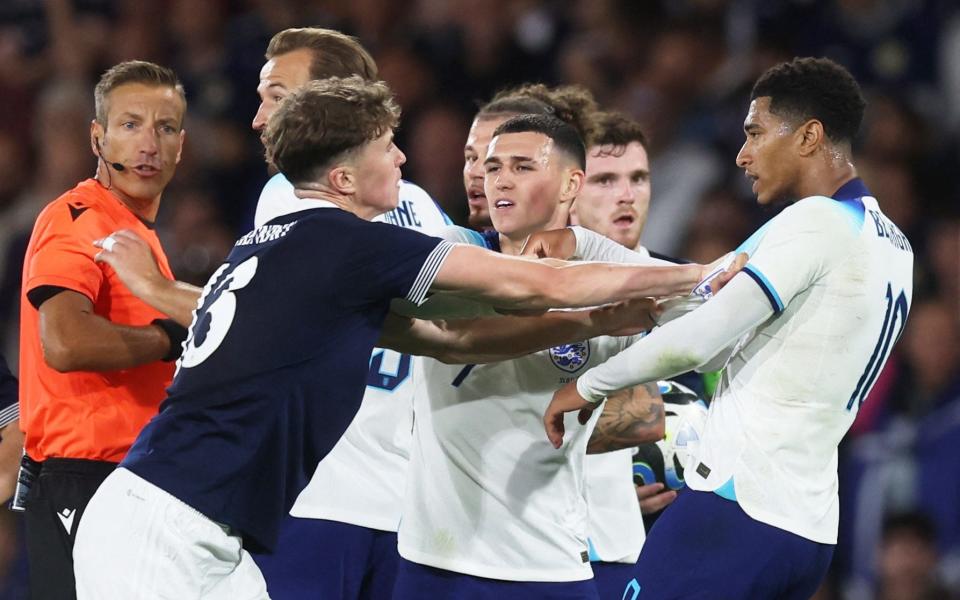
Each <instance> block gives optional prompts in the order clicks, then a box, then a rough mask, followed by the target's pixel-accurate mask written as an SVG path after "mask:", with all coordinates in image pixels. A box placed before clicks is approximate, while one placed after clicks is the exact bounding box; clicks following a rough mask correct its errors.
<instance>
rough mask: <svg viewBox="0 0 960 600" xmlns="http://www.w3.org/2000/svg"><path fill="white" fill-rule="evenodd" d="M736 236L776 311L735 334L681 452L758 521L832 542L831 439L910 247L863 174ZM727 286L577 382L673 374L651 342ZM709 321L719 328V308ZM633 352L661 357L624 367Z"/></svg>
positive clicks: (875, 364) (903, 314)
mask: <svg viewBox="0 0 960 600" xmlns="http://www.w3.org/2000/svg"><path fill="white" fill-rule="evenodd" d="M740 250H742V251H747V252H748V253H750V255H751V258H750V261H749V263H748V264H747V267H746V268H745V269H744V273H745V274H746V276H748V277H750V278H752V279H753V280H754V281H755V282H756V284H757V286H759V287H758V288H755V289H758V290H761V291H762V294H763V295H764V296H765V297H766V301H767V302H769V306H770V307H772V312H773V315H772V316H770V317H769V318H766V319H765V320H764V321H763V322H761V323H760V324H759V325H758V326H757V327H756V328H755V329H753V330H752V331H747V332H746V334H745V335H744V336H743V337H742V338H740V342H739V349H738V350H737V351H735V352H734V354H733V356H732V357H731V359H730V360H729V362H728V364H727V368H726V374H725V376H724V379H723V381H722V382H721V386H720V389H719V390H718V392H717V395H716V397H715V399H714V401H713V402H712V403H711V405H710V412H709V416H708V419H707V424H706V426H705V428H704V432H703V436H702V437H701V441H700V446H699V450H698V453H697V455H695V456H691V457H690V459H689V460H688V462H687V464H686V465H685V479H686V483H687V485H688V486H689V487H690V488H692V489H695V490H704V491H716V492H717V493H718V494H720V495H722V496H725V497H728V498H731V499H736V501H737V502H739V503H740V505H741V506H742V507H743V510H744V511H745V512H746V513H747V514H748V515H750V516H751V517H752V518H754V519H756V520H758V521H761V522H763V523H767V524H769V525H772V526H774V527H779V528H781V529H784V530H786V531H790V532H792V533H795V534H797V535H799V536H802V537H805V538H807V539H810V540H813V541H816V542H820V543H826V544H835V543H836V541H837V526H838V519H839V502H838V497H837V490H838V481H837V445H838V444H839V442H840V440H841V438H842V437H843V436H844V434H845V433H846V432H847V430H848V429H849V427H850V425H851V423H852V422H853V420H854V417H855V416H856V413H857V410H858V408H859V406H860V403H861V402H863V400H864V398H866V396H867V394H868V393H869V391H870V388H871V387H872V386H873V384H874V383H875V381H876V378H877V376H878V374H879V373H880V370H881V368H882V367H883V364H884V362H885V361H886V359H887V357H888V356H889V355H890V352H891V351H892V349H893V345H894V344H895V343H896V341H897V339H898V338H899V336H900V334H901V332H902V331H903V326H904V323H905V321H906V318H907V313H908V312H909V307H910V301H911V298H912V289H913V251H912V249H911V247H910V244H909V242H908V241H907V239H906V237H905V236H904V235H903V234H902V233H901V232H900V230H899V229H898V228H897V227H896V226H895V225H894V224H893V223H892V222H891V221H890V220H889V219H888V218H887V217H886V216H884V215H883V213H882V211H881V210H880V208H879V207H878V205H877V201H876V200H875V199H874V198H873V197H872V196H870V194H869V192H868V191H867V189H866V187H865V186H864V185H863V183H862V182H861V181H860V180H859V179H855V180H853V181H851V182H849V183H847V184H846V185H844V186H843V187H842V188H841V189H840V190H839V191H838V192H837V193H836V194H835V196H834V198H826V197H822V196H816V197H809V198H804V199H803V200H800V201H799V202H797V203H795V204H794V205H792V206H790V207H788V208H787V209H785V210H784V211H783V212H782V213H780V214H779V215H777V216H776V217H774V218H773V219H771V220H770V222H769V223H767V225H765V226H764V227H763V228H761V229H760V230H759V231H758V232H757V233H756V234H754V235H753V236H751V238H750V239H749V240H747V242H746V243H745V244H744V245H743V246H742V247H741V248H740ZM743 276H744V275H737V277H735V278H734V281H733V282H731V284H730V287H731V288H733V287H736V288H737V289H738V290H743V289H744V288H743V286H742V285H738V286H734V285H733V284H734V283H737V281H738V280H740V281H743V280H741V278H742V277H743ZM757 293H760V292H757ZM731 298H732V293H731V294H725V293H724V291H721V292H720V293H719V294H718V295H717V296H716V297H715V298H713V299H712V300H710V301H709V302H707V303H706V304H704V306H702V307H701V308H698V309H697V310H695V311H693V312H692V313H690V314H688V315H686V316H684V317H681V318H679V319H677V320H676V321H673V322H672V323H669V324H668V325H667V326H666V327H665V328H664V329H665V331H664V335H663V336H656V335H651V336H648V338H647V339H645V340H641V341H640V342H639V343H638V344H637V345H635V346H634V347H632V348H631V349H629V350H628V351H627V352H625V353H624V355H621V357H617V358H616V359H614V360H613V361H611V362H610V363H608V364H607V365H603V366H602V367H601V368H600V369H596V370H595V371H592V372H590V373H587V374H586V375H585V376H584V377H582V378H581V379H580V381H578V389H580V391H581V393H582V394H585V395H586V396H591V395H592V394H594V393H597V394H601V393H603V392H604V390H607V389H618V388H619V387H621V386H622V385H629V383H630V382H632V381H633V379H634V378H635V377H651V378H652V377H658V376H660V375H669V374H670V373H668V372H667V371H669V369H670V367H671V365H670V363H671V362H675V361H670V360H660V361H658V360H657V357H656V356H649V355H648V354H649V353H648V352H647V351H648V350H649V349H651V348H653V347H657V348H658V354H657V355H658V356H667V354H665V353H664V352H667V353H669V352H671V349H670V348H669V347H668V346H669V343H670V340H669V339H667V337H668V336H667V333H668V332H667V331H666V330H667V329H669V330H670V331H671V332H677V331H681V330H684V327H685V324H697V325H698V326H700V325H701V324H700V320H701V318H702V316H703V315H712V314H713V313H714V312H715V310H714V309H716V308H717V307H725V308H724V310H727V311H728V313H729V311H734V312H736V311H738V309H739V310H740V311H743V310H745V309H744V308H743V307H745V306H746V305H747V303H745V302H741V304H740V305H739V306H738V305H732V306H727V302H726V301H727V300H728V299H731ZM728 309H729V310H728ZM768 310H769V309H768ZM729 314H733V313H729ZM730 320H737V319H730ZM714 327H715V328H716V329H717V330H723V329H724V327H725V322H724V321H723V320H721V321H718V322H716V324H715V325H714ZM739 333H740V332H725V334H724V335H719V334H717V335H714V334H709V335H703V337H704V338H716V340H715V341H716V344H714V345H719V344H724V343H726V340H727V339H728V338H729V337H730V336H729V335H726V334H733V337H737V336H738V335H739ZM691 335H693V336H694V337H695V338H696V336H697V334H696V333H692V334H691ZM714 349H715V348H712V347H711V348H710V349H709V350H708V351H706V352H704V353H705V354H709V351H712V350H714ZM623 357H626V358H623ZM641 358H642V360H641ZM631 360H632V361H633V362H632V363H631V362H630V361H631ZM641 362H642V363H643V364H655V365H656V364H660V366H659V367H656V366H655V367H653V368H651V369H646V368H641V369H639V370H638V369H632V370H633V371H634V372H633V373H627V372H625V371H624V367H625V366H628V365H630V364H634V365H640V364H641ZM658 369H659V370H658Z"/></svg>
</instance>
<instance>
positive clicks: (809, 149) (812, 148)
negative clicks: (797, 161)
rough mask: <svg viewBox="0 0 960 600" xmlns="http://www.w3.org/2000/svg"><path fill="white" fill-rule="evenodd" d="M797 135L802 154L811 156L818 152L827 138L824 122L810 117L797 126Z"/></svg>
mask: <svg viewBox="0 0 960 600" xmlns="http://www.w3.org/2000/svg"><path fill="white" fill-rule="evenodd" d="M796 135H797V136H798V139H799V142H800V155H801V156H809V155H811V154H813V153H814V152H816V151H817V150H818V149H819V148H820V146H822V145H823V142H824V141H825V140H826V133H825V132H824V131H823V123H821V122H820V121H819V120H818V119H810V120H809V121H807V122H805V123H804V124H803V125H801V126H800V127H798V128H797V131H796Z"/></svg>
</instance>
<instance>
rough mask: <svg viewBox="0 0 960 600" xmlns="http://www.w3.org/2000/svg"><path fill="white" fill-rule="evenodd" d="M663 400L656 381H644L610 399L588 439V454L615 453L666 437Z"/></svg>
mask: <svg viewBox="0 0 960 600" xmlns="http://www.w3.org/2000/svg"><path fill="white" fill-rule="evenodd" d="M663 428H664V415H663V399H662V398H661V397H660V390H659V389H658V388H657V384H656V383H645V384H642V385H638V386H636V387H633V388H630V389H628V390H623V391H622V392H619V393H617V394H614V395H613V396H610V397H609V398H607V401H606V403H604V406H603V412H602V413H601V414H600V418H599V419H598V420H597V426H596V428H595V429H594V430H593V435H591V436H590V441H589V442H587V454H599V453H601V452H612V451H614V450H620V449H622V448H632V447H634V446H638V445H640V444H645V443H648V442H656V441H658V440H660V439H663Z"/></svg>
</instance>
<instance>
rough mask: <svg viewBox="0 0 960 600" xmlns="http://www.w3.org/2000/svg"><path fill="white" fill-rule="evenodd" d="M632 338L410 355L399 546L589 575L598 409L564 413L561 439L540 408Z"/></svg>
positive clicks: (556, 576) (477, 568) (545, 576)
mask: <svg viewBox="0 0 960 600" xmlns="http://www.w3.org/2000/svg"><path fill="white" fill-rule="evenodd" d="M445 237H447V238H448V239H454V240H457V241H461V242H462V241H470V239H471V238H472V237H473V236H466V238H465V237H462V236H460V237H458V236H456V235H453V237H452V238H451V236H450V235H448V236H445ZM473 243H475V244H477V245H480V244H482V241H480V240H479V239H478V240H477V241H474V242H473ZM635 339H636V338H630V337H625V338H611V337H602V338H595V339H592V340H589V341H585V342H581V343H576V344H568V345H564V346H559V347H556V348H552V349H550V350H545V351H542V352H537V353H534V354H530V355H527V356H524V357H521V358H518V359H514V360H510V361H504V362H499V363H492V364H487V365H446V364H443V363H440V362H439V361H436V360H432V359H423V360H422V361H420V362H418V364H417V365H416V367H415V368H416V374H415V378H414V382H415V385H416V391H415V392H414V413H415V417H416V418H415V421H414V441H413V448H412V450H411V458H410V472H409V479H408V487H407V494H406V500H405V502H404V510H403V521H402V522H401V524H400V531H399V533H398V537H399V550H400V555H401V556H403V557H404V558H405V559H407V560H410V561H413V562H416V563H419V564H423V565H428V566H432V567H436V568H440V569H446V570H449V571H455V572H458V573H465V574H468V575H474V576H478V577H487V578H492V579H501V580H512V581H554V582H562V581H580V580H584V579H590V578H591V577H592V576H593V573H592V570H591V568H590V564H589V547H588V543H587V520H588V518H587V505H586V500H585V497H584V494H585V490H584V481H583V457H584V455H585V451H586V444H587V440H588V439H589V436H590V433H591V432H592V431H593V426H594V425H595V423H596V419H597V417H598V416H599V413H597V414H594V416H593V418H592V419H591V420H590V422H589V423H588V425H587V426H585V427H584V426H580V425H579V424H577V423H576V419H577V417H576V415H569V416H568V421H567V426H568V431H569V432H570V433H571V434H572V435H571V439H570V440H569V441H568V443H566V444H564V446H563V447H562V448H561V449H559V450H556V449H554V448H553V446H551V445H550V443H549V441H548V440H547V438H546V436H545V435H544V432H543V423H542V417H543V412H544V410H545V409H546V407H547V404H548V403H549V402H550V399H551V398H552V397H553V393H554V392H555V391H556V390H557V389H559V388H560V387H561V386H562V385H563V384H564V383H566V382H568V381H571V380H572V379H573V378H574V377H576V376H577V374H579V373H582V372H583V371H585V370H586V369H588V368H590V367H591V366H593V365H598V364H600V363H601V362H603V361H604V360H606V358H608V357H610V356H613V355H614V354H616V353H617V352H619V351H621V350H622V349H623V348H625V347H626V345H628V344H629V343H631V342H632V341H634V340H635ZM627 469H628V472H629V467H627Z"/></svg>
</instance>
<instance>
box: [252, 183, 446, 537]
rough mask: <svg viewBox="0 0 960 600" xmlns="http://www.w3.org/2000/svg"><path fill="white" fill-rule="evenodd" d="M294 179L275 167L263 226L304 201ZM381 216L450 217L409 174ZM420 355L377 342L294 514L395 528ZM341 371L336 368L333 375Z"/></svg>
mask: <svg viewBox="0 0 960 600" xmlns="http://www.w3.org/2000/svg"><path fill="white" fill-rule="evenodd" d="M302 206H303V200H302V199H300V198H297V197H296V196H295V195H294V194H293V186H292V185H290V183H289V182H288V181H287V180H286V178H284V177H283V175H276V176H274V177H273V178H271V179H270V181H269V182H267V185H266V186H264V188H263V192H262V193H261V194H260V200H259V203H258V204H257V212H256V217H255V224H256V226H260V225H263V224H264V223H266V222H267V221H269V220H271V219H273V218H275V217H277V216H280V215H282V214H286V213H289V212H297V211H299V210H301V209H302ZM374 220H375V221H382V222H384V223H393V224H394V225H399V226H401V227H407V228H410V229H416V230H417V231H421V232H423V233H426V234H430V235H436V234H437V232H439V231H441V230H442V229H444V228H445V227H446V225H447V224H448V223H449V222H450V221H449V219H448V217H447V216H446V215H445V214H444V213H443V211H442V210H441V209H440V207H439V206H437V204H436V203H435V202H434V201H433V198H431V197H430V195H429V194H427V192H425V191H424V190H423V189H421V188H420V187H418V186H416V185H414V184H412V183H409V182H407V181H403V182H401V184H400V203H399V205H398V206H397V208H395V209H394V210H392V211H390V212H388V213H385V214H383V215H380V216H378V217H377V218H376V219H374ZM417 360H420V359H419V358H413V357H411V356H408V355H405V354H400V353H398V352H395V351H393V350H385V349H381V348H376V349H374V351H373V354H372V355H371V356H370V372H369V374H368V376H367V389H366V393H365V394H364V396H363V402H362V403H361V405H360V410H359V411H358V412H357V415H356V416H355V417H354V419H353V422H352V423H351V424H350V427H348V428H347V431H346V432H345V433H344V434H343V437H342V438H340V441H339V442H337V444H336V446H334V448H333V450H331V451H330V453H329V454H328V455H327V456H326V457H324V459H323V460H322V461H320V464H319V465H318V466H317V469H316V471H315V472H314V474H313V477H312V478H311V479H310V483H308V484H307V487H306V488H304V490H303V491H302V492H301V493H300V495H299V496H298V497H297V501H296V503H295V504H294V505H293V508H292V509H291V510H290V514H291V515H293V516H295V517H302V518H310V519H329V520H332V521H339V522H342V523H351V524H353V525H359V526H361V527H369V528H371V529H379V530H383V531H396V530H397V525H398V524H399V522H400V508H401V505H402V502H403V493H404V488H405V486H406V474H407V464H408V462H409V452H410V435H411V430H412V428H413V397H412V395H413V382H412V380H411V379H412V377H413V372H414V369H413V362H415V361H417ZM334 376H336V374H331V377H334Z"/></svg>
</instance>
